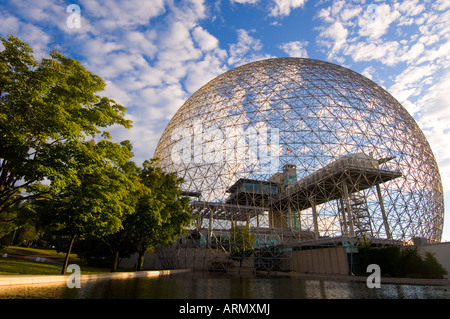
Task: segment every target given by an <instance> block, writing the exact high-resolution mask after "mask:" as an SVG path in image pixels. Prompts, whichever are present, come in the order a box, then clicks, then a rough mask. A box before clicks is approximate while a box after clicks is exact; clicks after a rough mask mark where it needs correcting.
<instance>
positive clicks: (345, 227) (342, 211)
mask: <svg viewBox="0 0 450 319" xmlns="http://www.w3.org/2000/svg"><path fill="white" fill-rule="evenodd" d="M339 203H340V205H341V211H340V212H339V214H342V222H343V223H344V235H345V236H348V225H347V217H345V205H344V201H343V200H342V197H340V198H339Z"/></svg>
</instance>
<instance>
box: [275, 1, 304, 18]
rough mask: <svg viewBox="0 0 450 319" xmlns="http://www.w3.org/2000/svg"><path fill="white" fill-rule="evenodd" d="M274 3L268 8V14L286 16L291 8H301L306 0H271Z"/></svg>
mask: <svg viewBox="0 0 450 319" xmlns="http://www.w3.org/2000/svg"><path fill="white" fill-rule="evenodd" d="M273 1H274V5H273V6H272V8H271V10H270V14H269V15H270V16H273V17H280V16H288V15H289V14H290V13H291V10H292V9H297V8H301V7H303V6H304V5H305V3H306V2H307V1H308V0H273Z"/></svg>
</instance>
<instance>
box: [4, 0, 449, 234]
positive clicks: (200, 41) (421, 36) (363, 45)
mask: <svg viewBox="0 0 450 319" xmlns="http://www.w3.org/2000/svg"><path fill="white" fill-rule="evenodd" d="M70 4H76V5H78V6H79V8H80V22H81V25H80V27H79V28H78V27H75V28H70V27H69V26H71V24H70V22H69V24H68V23H67V19H68V18H70V17H71V15H73V13H72V12H71V11H69V12H67V7H68V6H69V5H70ZM72 17H74V16H72ZM70 21H72V26H73V23H74V21H75V20H70ZM449 21H450V0H433V1H431V0H422V1H421V0H398V1H325V0H321V1H311V0H217V1H203V0H190V1H188V0H186V1H185V0H180V1H174V0H151V1H144V0H129V1H118V0H109V1H99V0H79V1H75V0H73V1H62V0H35V1H31V0H14V1H5V0H0V36H3V37H5V36H7V35H8V34H13V35H15V36H18V37H19V38H21V39H22V40H23V41H25V42H27V43H28V44H30V45H31V46H32V47H33V48H34V49H35V55H36V57H38V58H39V57H42V56H45V55H46V54H47V53H48V51H49V50H50V49H57V50H59V51H61V52H62V53H63V54H64V55H66V56H69V57H73V58H75V59H77V60H80V61H81V62H82V63H83V65H84V66H85V67H86V68H87V69H88V70H90V71H92V72H93V73H95V74H98V75H100V76H101V77H102V78H103V79H104V80H105V81H106V83H107V87H106V90H105V92H104V94H105V95H106V96H108V97H111V98H113V99H115V100H116V101H117V102H119V103H121V104H122V105H124V106H126V107H128V113H127V117H128V118H129V119H131V120H133V123H134V126H133V128H132V129H131V130H127V131H126V130H122V129H120V128H114V129H113V130H111V132H112V134H113V136H114V137H115V139H117V140H123V139H129V140H131V141H132V143H133V145H134V148H135V149H134V151H135V160H136V162H138V163H140V162H142V161H143V160H144V159H148V158H150V157H152V155H153V151H154V149H155V147H156V144H157V142H158V140H159V137H160V134H161V133H162V130H163V129H164V127H165V125H166V124H167V122H168V121H169V119H170V118H171V117H172V115H173V114H174V113H175V111H176V110H177V109H178V108H179V107H180V106H181V105H182V104H183V102H184V101H185V100H186V99H187V98H188V97H189V96H190V95H191V94H192V93H193V92H195V91H196V90H197V89H199V88H200V87H201V86H202V85H203V84H205V83H206V82H208V81H209V80H211V79H213V78H214V77H216V76H217V75H219V74H221V73H223V72H225V71H227V70H229V69H232V68H234V67H236V66H238V65H241V64H243V63H246V62H251V61H254V60H259V59H263V58H268V57H282V56H298V57H309V58H313V59H320V60H325V61H329V62H333V63H336V64H340V65H343V66H346V67H348V68H350V69H352V70H354V71H357V72H359V73H361V74H363V75H365V76H367V77H369V78H371V79H372V80H374V81H375V82H376V83H378V84H380V85H381V86H383V87H384V88H385V89H386V90H387V91H388V92H390V93H391V94H392V95H393V96H394V97H395V98H396V99H397V100H398V101H399V102H400V103H401V104H402V105H403V106H404V107H405V108H406V109H407V110H408V111H409V112H410V114H412V115H413V117H414V118H415V119H416V121H417V122H418V123H419V126H420V127H421V128H422V130H423V131H424V133H425V135H426V137H427V138H428V141H429V143H430V145H431V148H432V149H433V152H434V154H435V156H436V159H437V161H438V165H439V168H440V172H441V176H442V181H443V186H444V190H445V201H446V207H450V147H449V141H450V98H449V92H450V23H449ZM0 49H2V48H1V45H0ZM446 211H447V213H446V214H447V215H448V214H449V213H448V208H447V209H446ZM442 239H443V240H450V218H449V216H447V217H446V222H445V225H444V235H443V238H442Z"/></svg>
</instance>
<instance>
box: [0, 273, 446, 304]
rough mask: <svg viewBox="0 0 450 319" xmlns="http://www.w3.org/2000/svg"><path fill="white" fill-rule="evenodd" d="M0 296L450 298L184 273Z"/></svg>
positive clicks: (356, 285) (352, 285) (416, 290)
mask: <svg viewBox="0 0 450 319" xmlns="http://www.w3.org/2000/svg"><path fill="white" fill-rule="evenodd" d="M0 298H2V299H36V298H38V299H118V298H120V299H158V298H159V299H450V287H449V286H422V285H398V284H383V283H382V284H381V288H379V289H376V288H374V289H369V288H368V287H367V286H366V283H365V282H339V281H329V280H319V279H304V278H295V277H268V276H252V275H243V276H239V275H230V274H211V273H186V274H179V275H171V276H163V277H159V278H134V279H101V280H93V281H89V282H82V284H81V288H79V289H77V288H72V289H70V288H68V287H67V286H66V284H65V283H62V284H61V283H54V284H42V285H41V284H39V285H32V286H12V287H9V286H7V287H6V286H3V287H0Z"/></svg>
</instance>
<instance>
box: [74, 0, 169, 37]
mask: <svg viewBox="0 0 450 319" xmlns="http://www.w3.org/2000/svg"><path fill="white" fill-rule="evenodd" d="M80 7H81V16H82V17H83V16H86V17H89V18H95V19H97V20H98V21H97V26H99V27H101V30H99V31H106V30H109V31H112V30H114V29H123V28H129V27H132V26H136V25H144V24H148V23H149V21H150V19H151V18H154V17H157V16H159V15H161V14H162V13H164V11H165V7H164V0H152V1H143V0H129V1H118V0H105V1H103V0H102V1H97V0H80Z"/></svg>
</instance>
